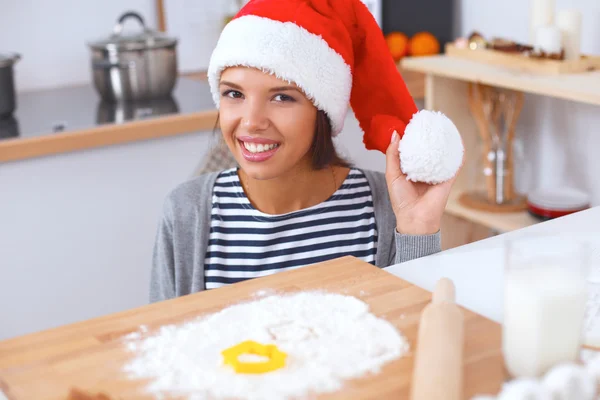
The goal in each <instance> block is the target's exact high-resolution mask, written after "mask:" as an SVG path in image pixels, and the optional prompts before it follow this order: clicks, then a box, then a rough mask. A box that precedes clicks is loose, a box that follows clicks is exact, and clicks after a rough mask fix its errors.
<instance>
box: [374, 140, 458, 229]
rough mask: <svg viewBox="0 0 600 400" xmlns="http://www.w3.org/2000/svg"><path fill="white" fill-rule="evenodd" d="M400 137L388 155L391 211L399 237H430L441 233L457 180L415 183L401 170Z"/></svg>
mask: <svg viewBox="0 0 600 400" xmlns="http://www.w3.org/2000/svg"><path fill="white" fill-rule="evenodd" d="M399 143H400V137H399V135H398V134H397V133H396V132H394V135H393V136H392V142H391V143H390V145H389V147H388V149H387V152H386V169H385V179H386V181H387V187H388V192H389V194H390V201H391V203H392V209H393V210H394V214H395V215H396V229H397V231H398V233H403V234H409V235H429V234H434V233H436V232H438V231H439V230H440V226H441V223H442V215H443V214H444V210H445V208H446V202H447V201H448V196H449V195H450V189H451V188H452V184H453V183H454V181H455V180H456V177H454V178H452V179H450V180H449V181H446V182H443V183H440V184H437V185H430V184H427V183H422V182H412V181H409V180H407V179H406V175H404V174H403V173H402V170H401V169H400V154H399V151H398V144H399Z"/></svg>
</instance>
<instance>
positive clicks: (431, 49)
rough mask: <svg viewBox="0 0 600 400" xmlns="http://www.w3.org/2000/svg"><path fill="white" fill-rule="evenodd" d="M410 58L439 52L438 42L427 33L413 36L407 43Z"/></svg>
mask: <svg viewBox="0 0 600 400" xmlns="http://www.w3.org/2000/svg"><path fill="white" fill-rule="evenodd" d="M408 48H409V54H410V55H411V56H429V55H433V54H438V53H439V52H440V42H439V41H438V40H437V38H436V37H435V36H434V35H433V34H431V33H429V32H419V33H417V34H415V35H414V36H413V37H412V38H410V41H409V43H408Z"/></svg>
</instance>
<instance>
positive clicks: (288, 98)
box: [275, 94, 296, 102]
mask: <svg viewBox="0 0 600 400" xmlns="http://www.w3.org/2000/svg"><path fill="white" fill-rule="evenodd" d="M275 101H281V102H287V101H296V100H295V99H294V98H293V97H292V96H288V95H286V94H278V95H277V96H275Z"/></svg>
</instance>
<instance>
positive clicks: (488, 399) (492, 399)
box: [471, 394, 496, 400]
mask: <svg viewBox="0 0 600 400" xmlns="http://www.w3.org/2000/svg"><path fill="white" fill-rule="evenodd" d="M471 400H496V396H491V395H488V394H478V395H477V396H475V397H471Z"/></svg>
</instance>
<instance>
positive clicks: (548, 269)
mask: <svg viewBox="0 0 600 400" xmlns="http://www.w3.org/2000/svg"><path fill="white" fill-rule="evenodd" d="M505 273H506V283H505V298H504V301H505V309H504V323H503V351H504V361H505V363H506V367H507V369H508V371H509V373H510V374H511V375H512V376H513V377H537V376H540V375H541V374H543V373H545V372H546V371H547V370H548V369H549V368H551V367H552V366H553V365H555V364H556V363H559V362H566V361H575V360H576V359H577V357H578V354H579V348H580V344H581V328H582V323H583V317H584V313H585V306H586V300H587V292H586V288H587V287H586V282H585V279H584V277H583V276H581V274H580V272H579V270H578V269H577V268H576V266H574V268H573V270H572V271H568V270H567V269H566V268H564V267H557V266H552V265H548V266H545V267H540V266H532V267H524V268H522V269H519V268H516V269H509V270H507V271H505Z"/></svg>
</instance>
